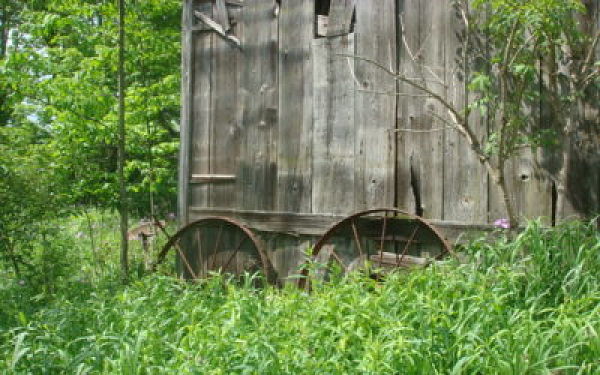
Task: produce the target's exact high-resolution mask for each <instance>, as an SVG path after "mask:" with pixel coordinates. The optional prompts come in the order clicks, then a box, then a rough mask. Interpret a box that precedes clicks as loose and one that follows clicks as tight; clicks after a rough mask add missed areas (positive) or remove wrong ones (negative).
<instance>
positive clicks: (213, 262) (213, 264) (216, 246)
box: [211, 224, 223, 269]
mask: <svg viewBox="0 0 600 375" xmlns="http://www.w3.org/2000/svg"><path fill="white" fill-rule="evenodd" d="M222 233H223V224H221V226H220V227H219V232H218V233H217V241H216V242H215V247H214V248H213V252H212V265H211V268H212V269H214V268H215V263H216V262H217V250H218V249H219V246H220V244H221V234H222Z"/></svg>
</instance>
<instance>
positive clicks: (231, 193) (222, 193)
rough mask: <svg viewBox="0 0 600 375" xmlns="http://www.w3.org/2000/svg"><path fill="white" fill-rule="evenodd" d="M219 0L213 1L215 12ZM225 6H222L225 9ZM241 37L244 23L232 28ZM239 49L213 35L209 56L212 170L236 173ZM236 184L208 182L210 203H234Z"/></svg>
mask: <svg viewBox="0 0 600 375" xmlns="http://www.w3.org/2000/svg"><path fill="white" fill-rule="evenodd" d="M222 5H223V6H224V3H223V4H222ZM218 10H219V2H217V3H216V4H215V5H214V9H213V11H214V12H215V13H217V11H218ZM226 11H227V10H226V9H225V10H221V12H222V13H225V14H226V13H227V12H226ZM232 33H233V35H235V36H236V37H238V38H240V36H241V35H242V33H243V24H241V23H238V24H237V25H236V27H235V28H234V29H233V30H232ZM241 58H242V52H241V51H240V50H239V49H238V48H236V47H234V46H233V45H232V44H231V43H228V42H227V41H225V40H224V39H223V38H220V37H216V36H215V37H214V40H213V48H212V56H211V63H212V65H211V91H212V94H211V100H210V102H211V106H210V115H211V122H210V123H211V141H210V172H209V173H211V174H235V173H236V172H237V165H238V161H239V149H240V146H239V145H240V129H241V126H242V125H241V120H242V119H241V118H240V116H239V115H238V113H240V110H239V108H240V107H242V106H243V104H244V103H242V102H241V101H240V100H239V92H240V78H241V76H240V67H241ZM236 189H237V185H236V184H234V183H212V184H210V206H211V207H218V208H229V207H236V206H237V204H238V201H237V199H236Z"/></svg>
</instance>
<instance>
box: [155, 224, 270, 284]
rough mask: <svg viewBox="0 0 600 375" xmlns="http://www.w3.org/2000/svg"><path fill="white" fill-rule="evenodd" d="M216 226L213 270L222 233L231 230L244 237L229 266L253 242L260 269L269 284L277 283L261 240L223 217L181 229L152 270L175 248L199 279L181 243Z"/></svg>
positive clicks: (248, 230) (171, 237)
mask: <svg viewBox="0 0 600 375" xmlns="http://www.w3.org/2000/svg"><path fill="white" fill-rule="evenodd" d="M214 224H217V226H218V227H219V232H218V235H217V240H216V241H215V245H214V248H213V262H212V263H213V266H212V268H214V266H215V261H214V256H215V255H216V252H217V251H218V250H219V245H220V242H221V236H222V234H223V233H222V232H223V231H224V230H227V229H229V230H232V231H237V232H238V233H240V234H241V235H242V239H241V241H240V243H239V244H238V245H237V246H236V250H235V251H234V253H233V255H232V256H231V257H230V259H229V260H228V262H227V266H229V264H230V263H231V261H232V260H233V258H234V257H235V255H236V254H237V253H238V251H239V247H241V245H242V243H243V242H245V241H247V240H249V241H250V242H251V246H252V247H253V248H254V250H256V253H257V255H258V258H259V259H258V261H259V263H260V268H261V270H262V272H263V273H264V275H265V277H266V278H267V281H268V282H269V283H276V282H277V274H276V272H275V269H274V268H273V265H272V263H271V261H270V259H269V257H268V256H267V254H266V252H265V249H264V248H263V246H262V243H261V241H260V239H259V238H258V237H257V236H256V235H255V234H254V233H253V232H252V231H251V230H250V229H248V228H247V227H246V226H244V225H243V224H241V223H239V222H237V221H236V220H233V219H230V218H227V217H221V216H211V217H206V218H202V219H200V220H197V221H194V222H192V223H190V224H188V225H186V226H184V227H182V228H181V229H179V230H178V231H177V233H175V234H174V235H173V236H170V237H169V240H168V241H167V243H166V244H165V245H164V246H163V248H162V249H161V251H160V252H159V253H158V256H157V260H156V262H155V263H154V265H153V267H152V269H153V270H156V268H157V266H158V265H159V264H161V263H162V262H164V260H165V258H166V256H167V254H168V253H169V252H170V251H171V249H173V248H175V249H176V250H177V252H178V253H179V255H180V257H181V258H182V261H183V262H184V265H185V266H186V268H187V269H188V272H189V273H190V275H191V276H192V277H193V278H197V274H196V272H194V271H193V270H192V267H191V265H190V264H189V262H188V260H187V258H186V257H185V252H184V251H182V250H181V249H180V247H179V242H180V240H181V239H182V238H183V237H184V236H186V235H188V234H190V233H191V232H192V231H194V230H198V231H199V230H201V229H202V228H204V227H207V226H209V225H214ZM218 224H220V225H218ZM199 245H200V246H201V244H199ZM207 261H208V259H207Z"/></svg>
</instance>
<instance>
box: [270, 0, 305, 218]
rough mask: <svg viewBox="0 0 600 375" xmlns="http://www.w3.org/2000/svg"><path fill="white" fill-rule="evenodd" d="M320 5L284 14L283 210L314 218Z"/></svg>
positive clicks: (300, 5) (293, 2)
mask: <svg viewBox="0 0 600 375" xmlns="http://www.w3.org/2000/svg"><path fill="white" fill-rule="evenodd" d="M313 9H314V0H283V2H282V3H281V11H280V14H279V35H280V38H279V132H278V134H279V137H278V148H277V204H276V209H277V210H280V211H293V212H311V207H312V183H311V178H312V160H311V159H312V146H313V145H312V128H313V75H312V64H311V62H312V61H311V56H310V53H311V52H310V48H311V42H312V38H313V18H314V12H313Z"/></svg>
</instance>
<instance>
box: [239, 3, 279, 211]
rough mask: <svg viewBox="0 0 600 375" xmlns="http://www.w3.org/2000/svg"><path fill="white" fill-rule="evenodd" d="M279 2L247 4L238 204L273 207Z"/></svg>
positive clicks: (243, 11) (249, 206)
mask: <svg viewBox="0 0 600 375" xmlns="http://www.w3.org/2000/svg"><path fill="white" fill-rule="evenodd" d="M275 5H276V4H275V0H253V1H248V2H245V3H244V7H243V10H242V16H241V18H242V22H243V23H244V33H243V35H242V38H241V42H242V45H241V47H242V53H243V55H244V64H243V68H242V80H241V81H242V82H241V84H242V86H241V87H242V92H241V95H242V97H241V98H240V99H239V101H240V103H243V104H242V105H243V120H242V129H241V134H240V136H241V142H240V163H239V168H238V173H237V175H238V176H239V181H240V185H239V193H240V203H239V207H241V208H245V209H273V208H274V206H275V187H276V183H277V176H276V173H277V166H276V158H277V139H278V138H277V130H278V129H277V120H278V85H277V61H278V57H277V45H278V42H277V33H278V31H277V29H278V27H277V25H278V22H277V16H276V12H275Z"/></svg>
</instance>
